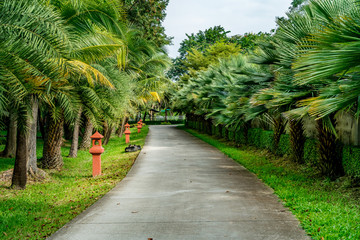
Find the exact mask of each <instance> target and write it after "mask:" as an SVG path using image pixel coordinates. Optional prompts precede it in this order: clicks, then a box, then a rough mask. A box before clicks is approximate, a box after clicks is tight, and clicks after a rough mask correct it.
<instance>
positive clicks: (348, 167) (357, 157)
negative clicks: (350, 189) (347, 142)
mask: <svg viewBox="0 0 360 240" xmlns="http://www.w3.org/2000/svg"><path fill="white" fill-rule="evenodd" d="M342 163H343V167H344V171H345V173H346V174H347V175H349V176H352V177H356V178H360V148H359V147H354V146H344V148H343V154H342Z"/></svg>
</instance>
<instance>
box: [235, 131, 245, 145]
mask: <svg viewBox="0 0 360 240" xmlns="http://www.w3.org/2000/svg"><path fill="white" fill-rule="evenodd" d="M235 142H236V143H238V144H247V143H246V138H245V133H244V131H243V130H238V131H236V132H235Z"/></svg>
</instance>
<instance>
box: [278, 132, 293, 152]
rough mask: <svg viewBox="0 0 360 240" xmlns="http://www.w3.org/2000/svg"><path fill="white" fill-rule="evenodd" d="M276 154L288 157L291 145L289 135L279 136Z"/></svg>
mask: <svg viewBox="0 0 360 240" xmlns="http://www.w3.org/2000/svg"><path fill="white" fill-rule="evenodd" d="M277 153H278V154H280V155H290V154H291V144H290V135H289V134H282V135H281V137H280V141H279V146H278V150H277Z"/></svg>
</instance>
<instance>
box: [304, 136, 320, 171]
mask: <svg viewBox="0 0 360 240" xmlns="http://www.w3.org/2000/svg"><path fill="white" fill-rule="evenodd" d="M318 155H319V154H318V150H317V140H316V139H312V138H307V139H306V141H305V145H304V161H305V162H306V163H310V164H312V165H315V164H316V163H317V159H318Z"/></svg>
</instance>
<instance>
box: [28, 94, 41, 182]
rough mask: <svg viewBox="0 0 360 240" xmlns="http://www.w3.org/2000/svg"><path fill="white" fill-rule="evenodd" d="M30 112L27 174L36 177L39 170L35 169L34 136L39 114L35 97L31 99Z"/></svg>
mask: <svg viewBox="0 0 360 240" xmlns="http://www.w3.org/2000/svg"><path fill="white" fill-rule="evenodd" d="M31 112H32V119H31V120H30V121H29V143H28V144H29V146H28V147H29V161H28V164H27V172H28V173H30V174H31V175H37V174H38V172H39V168H38V167H37V156H36V140H37V139H36V135H37V120H38V113H39V101H38V99H37V98H36V97H32V98H31Z"/></svg>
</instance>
